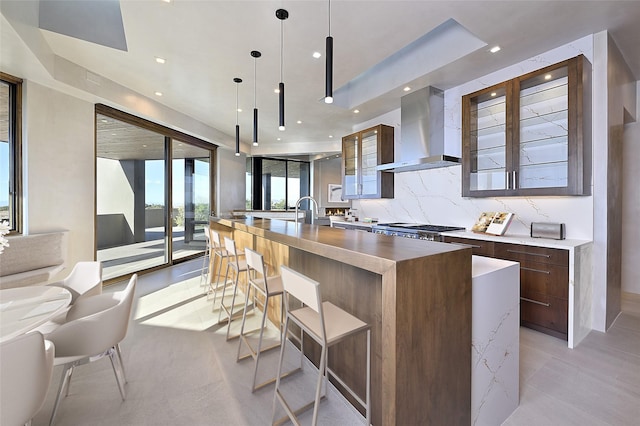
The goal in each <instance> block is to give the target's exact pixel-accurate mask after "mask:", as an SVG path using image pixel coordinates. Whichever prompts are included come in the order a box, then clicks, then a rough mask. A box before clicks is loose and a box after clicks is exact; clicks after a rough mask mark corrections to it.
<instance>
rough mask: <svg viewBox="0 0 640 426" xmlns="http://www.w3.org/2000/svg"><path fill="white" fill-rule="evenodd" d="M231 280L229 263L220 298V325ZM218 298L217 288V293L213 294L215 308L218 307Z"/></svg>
mask: <svg viewBox="0 0 640 426" xmlns="http://www.w3.org/2000/svg"><path fill="white" fill-rule="evenodd" d="M228 279H229V263H227V269H226V271H225V273H224V284H222V295H221V296H220V312H219V313H218V323H219V322H220V320H221V319H222V311H223V310H224V309H223V307H224V295H225V293H226V290H227V280H228ZM217 296H218V287H217V286H216V291H215V292H214V293H213V306H214V307H215V305H216V297H217Z"/></svg>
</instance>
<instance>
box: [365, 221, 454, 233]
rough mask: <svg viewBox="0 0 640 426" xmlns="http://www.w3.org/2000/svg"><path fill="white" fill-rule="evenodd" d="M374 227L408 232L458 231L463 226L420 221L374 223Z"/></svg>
mask: <svg viewBox="0 0 640 426" xmlns="http://www.w3.org/2000/svg"><path fill="white" fill-rule="evenodd" d="M375 228H378V229H384V230H389V231H394V230H397V231H408V232H412V231H413V232H418V231H423V232H447V231H460V230H464V229H465V228H463V227H461V226H444V225H430V224H422V223H379V224H377V225H375Z"/></svg>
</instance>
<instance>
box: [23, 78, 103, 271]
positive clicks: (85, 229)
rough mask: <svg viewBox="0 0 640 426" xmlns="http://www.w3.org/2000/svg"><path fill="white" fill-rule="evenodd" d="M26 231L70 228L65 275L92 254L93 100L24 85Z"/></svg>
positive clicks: (37, 86)
mask: <svg viewBox="0 0 640 426" xmlns="http://www.w3.org/2000/svg"><path fill="white" fill-rule="evenodd" d="M24 88H25V94H24V104H23V109H24V110H23V120H24V128H23V129H24V130H23V143H24V146H23V150H24V157H25V158H24V162H25V165H26V167H25V171H24V176H25V192H24V199H25V216H26V223H25V231H26V232H27V233H29V234H35V233H40V232H46V231H52V230H59V229H66V230H69V231H70V232H69V247H68V248H69V253H68V257H67V269H66V270H65V271H63V272H61V273H60V276H59V277H58V278H60V277H64V276H66V275H67V274H68V273H69V271H70V268H71V267H72V266H73V265H74V264H75V263H76V262H78V261H81V260H93V253H94V226H93V224H94V181H93V176H94V174H95V168H94V164H95V154H94V130H93V122H94V109H93V104H91V103H89V102H85V101H83V100H80V99H78V98H75V97H73V96H68V95H65V94H64V93H61V92H58V91H56V90H52V89H49V88H47V87H44V86H41V85H39V84H37V83H34V82H32V81H27V82H26V83H25V84H24Z"/></svg>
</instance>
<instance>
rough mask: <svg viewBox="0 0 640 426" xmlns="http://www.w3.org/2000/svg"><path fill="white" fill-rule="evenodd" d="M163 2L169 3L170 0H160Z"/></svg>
mask: <svg viewBox="0 0 640 426" xmlns="http://www.w3.org/2000/svg"><path fill="white" fill-rule="evenodd" d="M162 1H163V2H165V3H171V0H162Z"/></svg>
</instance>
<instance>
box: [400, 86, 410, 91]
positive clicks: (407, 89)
mask: <svg viewBox="0 0 640 426" xmlns="http://www.w3.org/2000/svg"><path fill="white" fill-rule="evenodd" d="M402 90H404V91H405V92H408V91H409V90H411V87H409V86H406V87H405V88H404V89H402Z"/></svg>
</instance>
